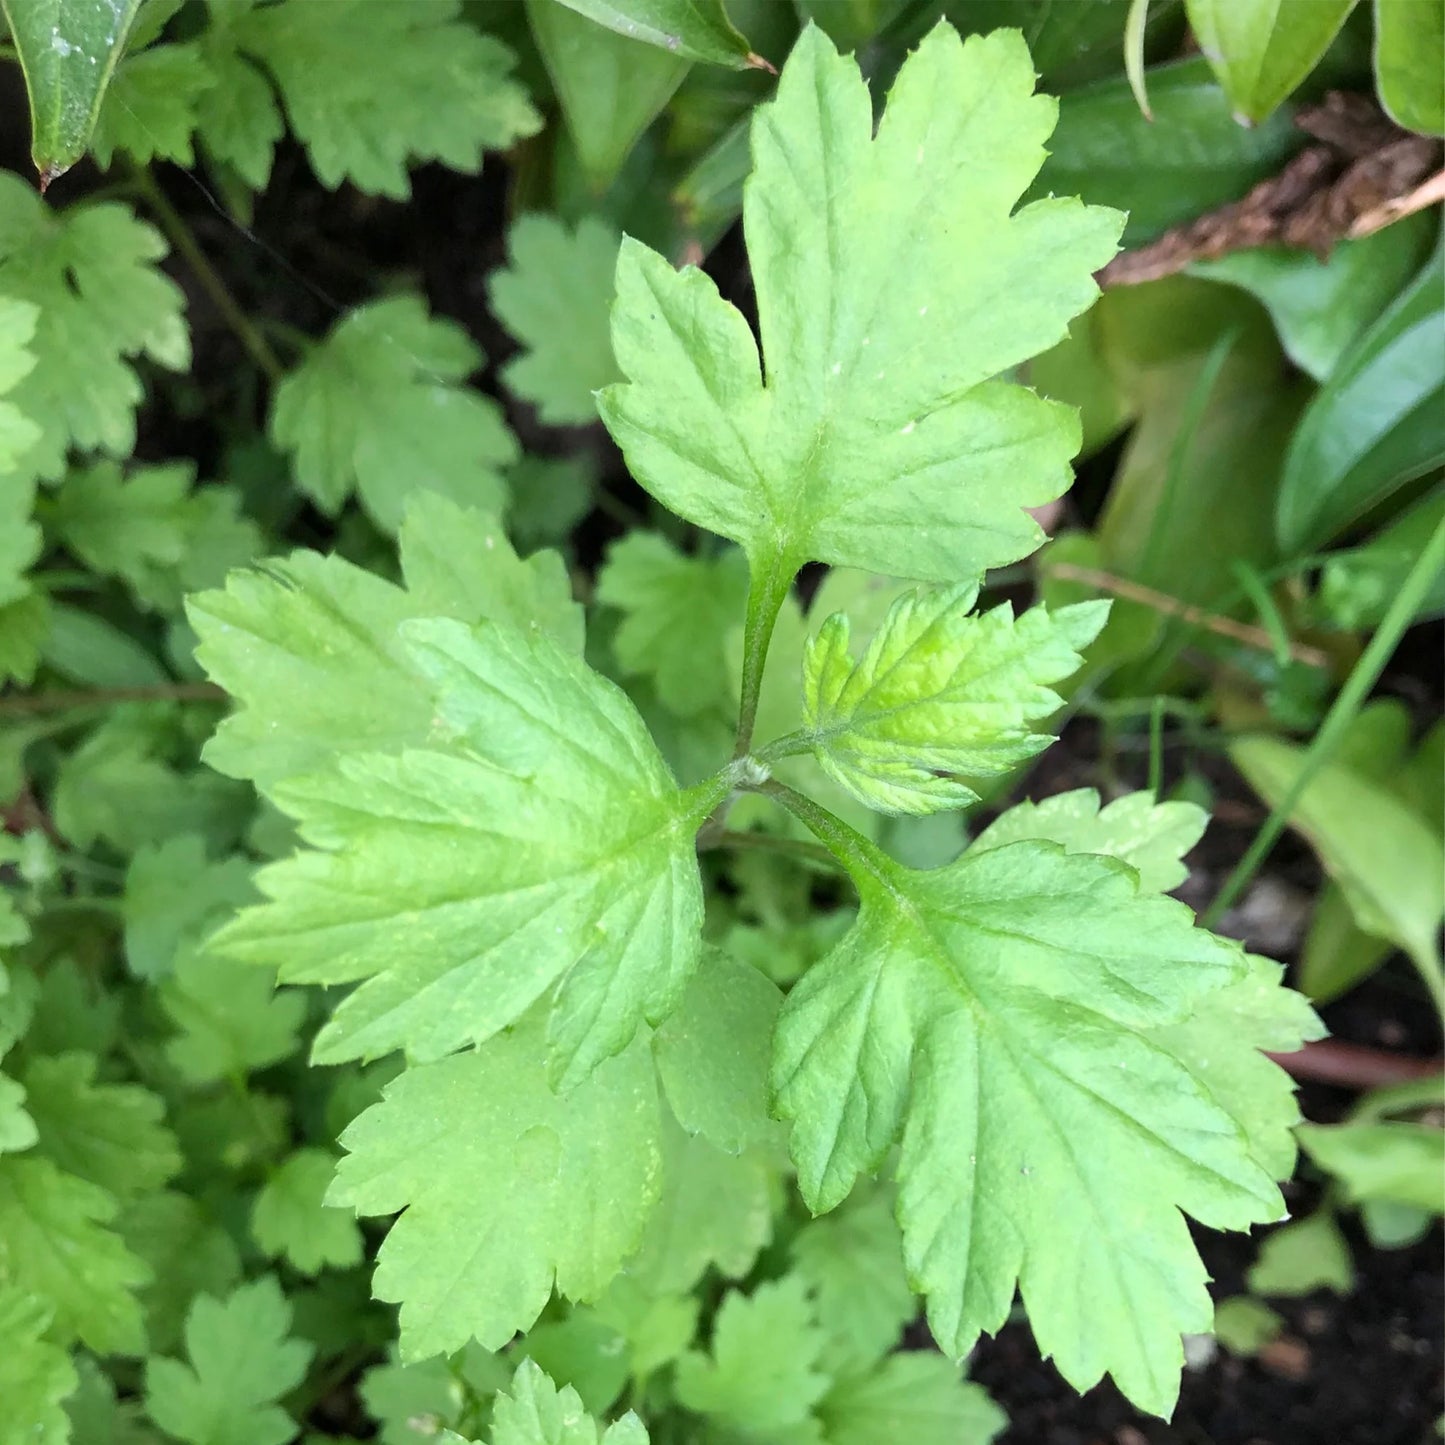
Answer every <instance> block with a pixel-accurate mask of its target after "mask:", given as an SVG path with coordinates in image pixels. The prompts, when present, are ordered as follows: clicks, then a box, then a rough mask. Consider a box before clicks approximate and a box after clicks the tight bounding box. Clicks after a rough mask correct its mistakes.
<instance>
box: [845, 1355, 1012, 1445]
mask: <svg viewBox="0 0 1445 1445" xmlns="http://www.w3.org/2000/svg"><path fill="white" fill-rule="evenodd" d="M818 1415H819V1417H820V1418H821V1419H822V1421H823V1423H824V1426H825V1427H826V1429H827V1432H828V1442H829V1445H894V1442H896V1441H901V1440H906V1441H908V1445H988V1442H989V1441H990V1440H992V1439H993V1438H994V1436H995V1435H997V1434H999V1433H1000V1432H1001V1431H1002V1430H1003V1428H1004V1426H1005V1425H1007V1424H1008V1417H1007V1416H1006V1415H1005V1414H1004V1412H1003V1411H1002V1410H1000V1409H999V1407H998V1406H997V1405H995V1404H994V1403H993V1401H992V1400H990V1399H989V1397H988V1396H987V1395H986V1394H985V1393H984V1391H983V1390H982V1388H981V1387H980V1386H978V1385H973V1384H970V1383H969V1382H968V1381H967V1380H964V1379H962V1378H960V1376H959V1371H958V1366H957V1365H955V1364H954V1363H953V1362H952V1361H951V1360H947V1359H945V1358H944V1357H943V1356H942V1355H940V1354H937V1353H936V1352H934V1351H931V1350H907V1351H904V1352H901V1353H899V1354H896V1355H890V1356H889V1358H888V1359H886V1360H885V1361H884V1362H883V1363H882V1364H881V1365H880V1366H879V1367H878V1368H877V1369H876V1370H875V1371H874V1372H873V1373H872V1374H869V1375H863V1376H861V1377H854V1378H852V1379H846V1380H843V1381H840V1382H839V1383H838V1384H837V1385H835V1386H834V1387H833V1388H832V1389H831V1390H829V1391H828V1393H827V1395H825V1396H824V1397H823V1400H822V1403H821V1404H820V1405H819V1406H818Z"/></svg>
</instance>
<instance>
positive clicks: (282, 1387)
mask: <svg viewBox="0 0 1445 1445" xmlns="http://www.w3.org/2000/svg"><path fill="white" fill-rule="evenodd" d="M290 1328H291V1306H290V1305H289V1304H288V1303H287V1302H286V1297H285V1296H284V1295H283V1294H282V1293H281V1286H280V1285H278V1284H277V1283H276V1280H275V1279H274V1278H273V1277H272V1276H270V1275H263V1276H262V1277H261V1278H260V1279H258V1280H254V1281H253V1282H252V1283H250V1284H243V1285H240V1286H238V1287H237V1288H236V1289H235V1290H234V1291H233V1292H232V1293H231V1294H230V1295H229V1296H228V1297H227V1298H226V1299H224V1300H218V1299H212V1298H211V1297H210V1296H209V1295H202V1296H201V1297H200V1298H199V1299H197V1300H196V1302H195V1304H194V1305H193V1306H192V1308H191V1313H190V1316H189V1318H188V1319H187V1320H186V1355H187V1356H188V1359H189V1363H186V1364H183V1363H182V1362H181V1361H179V1360H166V1359H153V1360H151V1361H150V1364H149V1365H148V1366H147V1368H146V1409H147V1411H148V1412H149V1413H150V1416H151V1418H152V1419H153V1420H154V1421H155V1422H156V1424H157V1425H159V1426H160V1427H161V1429H162V1430H164V1431H165V1432H166V1433H167V1434H168V1435H174V1436H175V1437H176V1438H177V1439H180V1440H184V1441H186V1442H188V1445H286V1442H287V1441H289V1440H292V1439H294V1438H295V1435H296V1423H295V1421H294V1420H292V1418H291V1416H290V1415H288V1414H287V1413H286V1411H285V1410H283V1409H282V1408H281V1406H280V1405H279V1404H278V1403H277V1402H278V1401H279V1400H280V1399H281V1397H282V1396H283V1395H285V1394H287V1393H288V1392H289V1391H291V1390H293V1389H294V1388H295V1387H296V1386H297V1385H299V1384H300V1383H301V1380H302V1378H303V1377H304V1376H305V1374H306V1365H307V1363H308V1361H309V1360H310V1358H311V1347H310V1346H309V1345H307V1344H305V1343H303V1342H302V1341H300V1340H294V1339H291V1338H289V1331H290Z"/></svg>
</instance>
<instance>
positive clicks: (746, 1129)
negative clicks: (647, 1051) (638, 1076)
mask: <svg viewBox="0 0 1445 1445" xmlns="http://www.w3.org/2000/svg"><path fill="white" fill-rule="evenodd" d="M781 1003H782V995H781V993H780V992H779V991H778V986H777V985H776V984H775V983H773V982H772V981H771V980H770V979H768V978H765V977H764V976H763V975H762V974H761V973H759V972H758V970H757V969H755V968H754V967H752V965H751V964H746V963H739V962H738V961H737V960H736V959H733V958H730V957H729V956H728V955H727V954H725V953H723V952H721V951H720V950H718V949H708V950H707V951H706V952H705V953H704V954H703V959H702V963H701V965H700V966H699V968H698V970H697V972H696V973H694V974H693V976H692V979H691V980H690V982H689V983H688V986H687V990H686V992H685V993H684V994H683V996H682V1000H681V1002H680V1003H679V1004H678V1006H677V1008H676V1010H675V1011H674V1012H673V1013H672V1014H671V1015H670V1016H669V1017H668V1018H667V1019H665V1020H664V1021H663V1023H662V1025H661V1026H660V1027H659V1028H658V1030H657V1032H656V1033H655V1034H654V1035H653V1039H652V1052H653V1057H654V1058H655V1059H656V1061H657V1073H658V1078H659V1080H660V1081H661V1083H662V1088H663V1092H664V1093H665V1094H666V1095H667V1102H668V1103H669V1104H670V1105H671V1107H672V1112H673V1114H674V1115H675V1116H676V1118H677V1121H678V1123H679V1124H681V1125H682V1127H683V1128H684V1129H686V1130H687V1131H688V1133H690V1134H701V1135H703V1136H704V1137H705V1138H706V1139H707V1140H708V1142H709V1143H711V1144H713V1145H715V1146H716V1147H717V1148H719V1149H722V1150H724V1151H726V1152H727V1153H729V1154H737V1153H740V1152H741V1151H742V1150H744V1149H746V1148H748V1146H749V1145H752V1144H761V1143H766V1142H767V1141H768V1140H770V1139H771V1138H773V1137H774V1135H775V1133H776V1130H777V1126H776V1125H775V1124H774V1123H773V1121H772V1120H771V1119H770V1118H769V1117H768V1059H769V1055H770V1048H771V1040H772V1037H773V1026H774V1024H775V1023H776V1022H777V1017H778V1008H779V1005H780V1004H781Z"/></svg>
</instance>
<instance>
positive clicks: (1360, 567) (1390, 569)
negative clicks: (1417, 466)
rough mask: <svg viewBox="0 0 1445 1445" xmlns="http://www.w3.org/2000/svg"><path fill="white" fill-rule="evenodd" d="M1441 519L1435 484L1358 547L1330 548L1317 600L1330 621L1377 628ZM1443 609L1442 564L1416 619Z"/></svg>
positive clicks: (1442, 500)
mask: <svg viewBox="0 0 1445 1445" xmlns="http://www.w3.org/2000/svg"><path fill="white" fill-rule="evenodd" d="M1442 521H1445V487H1437V488H1436V489H1435V490H1434V491H1433V492H1431V493H1430V494H1428V495H1427V496H1424V497H1422V498H1421V499H1420V500H1419V502H1417V503H1416V504H1415V505H1414V506H1412V507H1410V508H1408V509H1407V510H1406V511H1404V512H1402V513H1401V514H1400V515H1399V516H1398V517H1396V518H1395V520H1394V521H1393V522H1391V523H1390V525H1389V526H1388V527H1385V528H1384V529H1383V530H1381V531H1379V532H1377V533H1376V534H1375V535H1374V536H1373V537H1371V538H1370V539H1369V540H1368V541H1366V542H1364V543H1362V544H1361V545H1360V546H1358V547H1350V548H1348V549H1346V550H1344V551H1339V552H1332V553H1330V555H1329V558H1328V560H1327V561H1326V562H1325V565H1324V567H1323V569H1322V570H1321V572H1320V588H1319V599H1318V600H1319V608H1320V611H1321V612H1322V613H1323V614H1324V616H1325V619H1326V620H1327V621H1328V623H1329V624H1330V625H1331V626H1333V627H1342V628H1346V629H1348V630H1350V631H1357V630H1359V629H1362V628H1367V627H1378V626H1379V625H1380V623H1381V621H1382V620H1383V619H1384V616H1385V613H1386V611H1387V610H1388V609H1389V606H1390V603H1391V602H1393V601H1394V600H1395V595H1396V594H1397V593H1398V592H1399V590H1400V588H1401V586H1402V585H1403V584H1404V581H1405V578H1406V577H1407V576H1408V575H1409V572H1410V568H1411V567H1412V566H1414V564H1415V562H1416V560H1417V559H1418V558H1419V556H1420V554H1421V552H1423V551H1424V550H1425V546H1426V544H1427V543H1428V542H1429V540H1430V537H1431V534H1432V533H1433V532H1434V531H1435V528H1436V527H1438V526H1439V525H1440V523H1441V522H1442ZM1441 613H1445V568H1442V569H1441V570H1440V571H1439V572H1438V573H1437V574H1436V577H1435V584H1434V586H1433V587H1432V588H1431V589H1430V591H1429V593H1428V594H1427V595H1426V597H1425V600H1424V601H1423V602H1422V603H1421V604H1420V610H1419V611H1418V612H1417V613H1416V614H1415V620H1416V621H1425V620H1427V619H1429V618H1431V617H1438V616H1439V615H1440V614H1441Z"/></svg>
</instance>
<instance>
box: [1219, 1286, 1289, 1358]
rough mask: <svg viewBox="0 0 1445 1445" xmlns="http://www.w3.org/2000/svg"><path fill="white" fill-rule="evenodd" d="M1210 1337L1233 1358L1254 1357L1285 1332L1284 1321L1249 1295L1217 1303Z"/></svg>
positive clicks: (1260, 1301) (1265, 1305) (1261, 1302)
mask: <svg viewBox="0 0 1445 1445" xmlns="http://www.w3.org/2000/svg"><path fill="white" fill-rule="evenodd" d="M1212 1329H1213V1333H1214V1334H1215V1335H1217V1336H1218V1338H1219V1343H1220V1344H1221V1345H1223V1346H1224V1348H1225V1349H1226V1350H1228V1351H1230V1353H1231V1354H1235V1355H1257V1354H1258V1353H1259V1352H1260V1350H1262V1349H1263V1348H1264V1346H1265V1345H1267V1344H1269V1342H1270V1341H1271V1340H1275V1339H1278V1338H1279V1336H1280V1335H1281V1334H1282V1333H1283V1332H1284V1319H1283V1317H1282V1316H1281V1315H1279V1314H1277V1313H1276V1312H1275V1311H1274V1310H1272V1309H1270V1307H1269V1306H1268V1305H1267V1304H1265V1303H1264V1302H1263V1300H1257V1299H1251V1298H1250V1297H1249V1296H1248V1295H1235V1296H1234V1297H1233V1298H1231V1299H1225V1300H1220V1302H1219V1304H1218V1306H1217V1307H1216V1309H1215V1311H1214V1324H1213V1326H1212Z"/></svg>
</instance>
